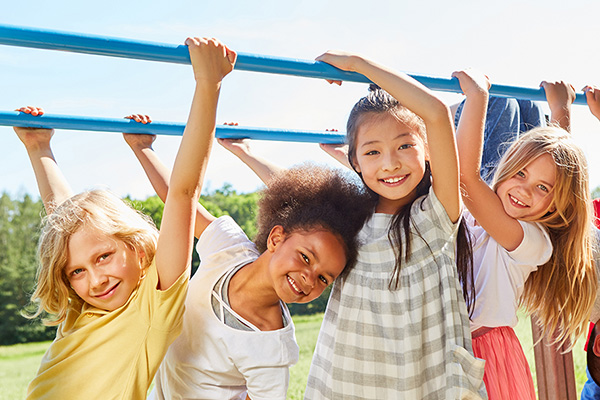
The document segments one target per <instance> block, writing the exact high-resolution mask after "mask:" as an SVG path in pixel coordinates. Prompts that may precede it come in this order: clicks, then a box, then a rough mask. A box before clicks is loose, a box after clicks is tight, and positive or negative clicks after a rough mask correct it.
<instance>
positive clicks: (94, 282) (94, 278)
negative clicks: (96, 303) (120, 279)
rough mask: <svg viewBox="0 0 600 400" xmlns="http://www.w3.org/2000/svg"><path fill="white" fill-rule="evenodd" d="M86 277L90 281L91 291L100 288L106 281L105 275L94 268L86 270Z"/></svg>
mask: <svg viewBox="0 0 600 400" xmlns="http://www.w3.org/2000/svg"><path fill="white" fill-rule="evenodd" d="M88 277H89V281H90V287H91V288H93V289H97V288H100V287H102V286H103V285H104V284H105V283H106V282H107V281H108V277H107V276H106V274H104V272H102V270H100V269H96V268H90V269H89V270H88Z"/></svg>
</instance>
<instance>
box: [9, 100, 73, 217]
mask: <svg viewBox="0 0 600 400" xmlns="http://www.w3.org/2000/svg"><path fill="white" fill-rule="evenodd" d="M17 111H21V112H24V113H27V114H31V115H34V116H37V115H42V114H43V113H44V110H42V109H41V108H37V107H22V108H20V109H18V110H17ZM14 130H15V132H16V133H17V136H18V137H19V139H20V140H21V142H23V144H24V145H25V149H26V150H27V155H28V156H29V160H30V161H31V166H32V167H33V172H34V174H35V179H36V181H37V185H38V189H39V191H40V196H41V198H42V202H43V203H44V207H45V208H46V213H47V214H51V213H52V212H53V211H54V208H55V207H56V206H57V205H59V204H60V203H62V202H63V201H65V200H67V199H68V198H70V197H71V196H72V195H73V192H72V190H71V187H70V186H69V184H68V183H67V180H66V179H65V177H64V175H63V174H62V172H61V170H60V168H59V167H58V164H57V163H56V160H55V159H54V154H53V153H52V148H51V147H50V139H52V135H54V130H53V129H36V128H20V127H14Z"/></svg>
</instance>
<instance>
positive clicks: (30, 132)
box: [13, 106, 54, 149]
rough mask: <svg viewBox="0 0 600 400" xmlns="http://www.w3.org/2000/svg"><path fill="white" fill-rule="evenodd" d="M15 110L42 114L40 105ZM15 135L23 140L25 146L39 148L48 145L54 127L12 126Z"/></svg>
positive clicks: (34, 114) (37, 114) (42, 110)
mask: <svg viewBox="0 0 600 400" xmlns="http://www.w3.org/2000/svg"><path fill="white" fill-rule="evenodd" d="M15 111H19V112H22V113H26V114H31V115H33V116H41V115H44V109H43V108H41V107H31V106H27V107H21V108H18V109H16V110H15ZM13 129H14V130H15V132H16V133H17V136H18V137H19V139H20V140H21V142H23V144H24V145H25V147H26V148H28V149H30V148H34V147H36V148H39V147H41V146H43V147H49V146H50V139H51V138H52V135H54V129H44V128H27V127H18V126H15V127H13Z"/></svg>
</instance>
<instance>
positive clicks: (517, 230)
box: [452, 70, 524, 251]
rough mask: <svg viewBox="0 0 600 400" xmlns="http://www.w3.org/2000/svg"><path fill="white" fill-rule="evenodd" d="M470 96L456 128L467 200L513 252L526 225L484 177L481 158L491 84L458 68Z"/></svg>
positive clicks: (485, 226) (475, 214)
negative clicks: (507, 210) (509, 211)
mask: <svg viewBox="0 0 600 400" xmlns="http://www.w3.org/2000/svg"><path fill="white" fill-rule="evenodd" d="M452 76H453V77H456V78H458V81H459V82H460V87H461V89H462V91H463V93H464V94H465V95H466V97H467V98H466V100H465V105H464V107H463V111H462V114H461V116H460V121H459V123H458V127H457V131H456V142H457V145H458V154H459V158H460V183H461V188H462V190H463V201H464V203H465V206H466V207H467V208H468V209H469V212H470V213H471V214H472V215H473V217H474V218H475V219H476V220H477V223H479V225H481V227H482V228H483V229H485V231H486V232H487V233H488V234H489V235H490V236H491V237H493V238H494V239H495V240H496V241H497V242H498V243H499V244H500V245H501V246H502V247H504V248H505V249H507V250H509V251H511V250H514V249H516V248H517V247H518V246H519V244H520V243H521V242H522V241H523V235H524V233H523V228H521V225H520V224H519V222H518V221H517V220H516V219H514V218H512V217H510V216H509V215H508V214H506V212H505V211H504V206H503V205H502V202H501V201H500V198H499V197H498V196H497V195H496V193H494V191H493V190H492V188H490V187H489V186H488V184H487V183H486V182H485V181H484V180H483V179H482V178H481V175H480V173H479V171H480V169H481V157H482V150H483V136H484V130H485V117H486V112H487V103H488V96H489V94H488V90H489V88H490V83H489V80H488V79H487V77H486V76H485V75H483V74H481V73H478V72H477V71H473V70H466V71H456V72H454V73H453V74H452Z"/></svg>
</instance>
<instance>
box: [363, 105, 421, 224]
mask: <svg viewBox="0 0 600 400" xmlns="http://www.w3.org/2000/svg"><path fill="white" fill-rule="evenodd" d="M426 157H427V155H426V149H425V144H424V142H423V139H422V138H421V137H420V136H419V135H418V134H416V133H414V132H413V131H412V130H411V129H410V127H409V126H407V125H405V124H403V123H401V122H398V121H397V120H396V119H395V118H394V117H393V116H391V115H389V114H386V115H383V116H379V117H377V118H376V119H374V120H372V121H365V123H363V124H362V125H361V126H360V128H359V129H358V132H357V137H356V153H355V165H354V167H355V169H356V172H359V173H360V174H361V175H362V178H363V181H364V182H365V184H366V185H367V186H368V187H369V188H370V189H371V190H373V191H374V192H375V193H377V194H378V195H379V200H378V204H377V208H376V211H377V212H381V213H387V214H394V213H395V212H396V211H397V210H398V209H399V208H401V207H403V206H405V205H406V204H408V203H409V202H410V201H412V200H413V199H414V198H415V197H416V188H417V185H418V184H419V182H420V181H421V179H422V178H423V175H424V173H425V160H426Z"/></svg>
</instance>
